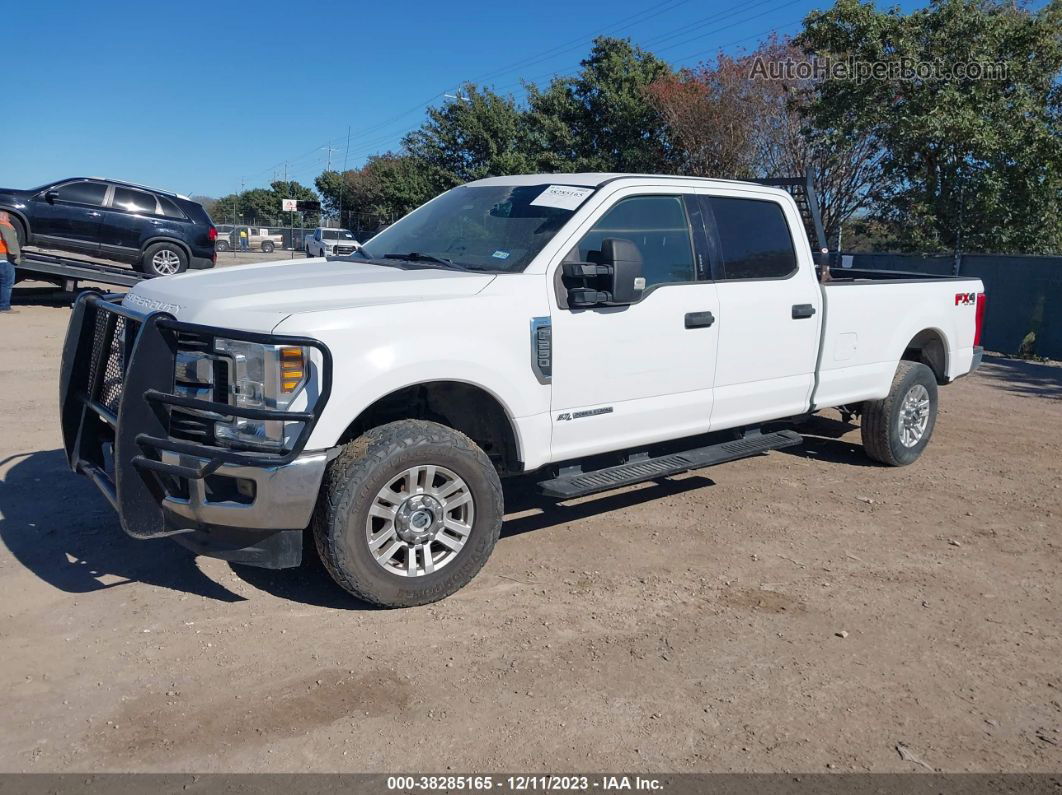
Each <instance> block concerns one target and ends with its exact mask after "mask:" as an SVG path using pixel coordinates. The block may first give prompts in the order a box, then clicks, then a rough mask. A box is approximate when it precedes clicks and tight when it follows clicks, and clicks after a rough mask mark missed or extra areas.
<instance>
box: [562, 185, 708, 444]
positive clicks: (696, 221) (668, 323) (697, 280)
mask: <svg viewBox="0 0 1062 795" xmlns="http://www.w3.org/2000/svg"><path fill="white" fill-rule="evenodd" d="M625 194H626V195H624V194H621V197H620V198H618V199H617V200H616V201H614V202H613V203H612V204H611V205H610V207H609V208H608V209H607V210H605V211H604V213H603V214H602V215H600V216H599V217H598V219H597V220H596V221H595V220H591V221H589V222H588V225H587V227H588V228H584V229H583V230H582V232H581V236H580V238H579V239H578V242H577V243H576V246H575V249H574V250H572V251H571V252H570V253H569V254H568V256H567V258H568V259H572V260H576V261H582V262H586V261H592V260H593V259H594V255H595V253H598V252H600V249H601V242H602V241H603V240H604V239H605V238H624V239H627V240H630V241H632V242H633V243H635V245H636V246H637V247H638V249H639V251H640V253H641V255H642V260H643V263H644V267H643V275H644V277H645V281H646V286H645V291H644V292H643V294H642V297H641V299H640V300H639V301H638V302H637V303H635V304H632V305H630V306H614V307H595V308H590V309H574V310H573V309H569V308H566V307H565V305H564V296H565V295H566V291H565V288H564V287H563V285H561V284H560V280H559V279H557V278H555V279H554V280H553V287H554V300H555V301H556V302H557V303H556V308H555V309H554V310H553V314H552V327H553V331H552V334H553V340H552V342H553V373H552V424H553V444H552V458H553V460H554V461H562V460H565V459H569V458H575V457H578V456H583V455H591V454H593V453H598V452H603V451H608V450H616V449H621V448H624V447H634V446H637V445H641V444H646V443H649V442H654V441H661V440H664V439H673V438H678V437H682V436H688V435H691V434H696V433H700V432H703V431H706V430H707V429H708V423H709V421H710V415H711V407H712V379H713V376H714V373H715V347H716V330H715V328H713V323H714V318H715V317H716V313H717V312H718V308H719V307H718V302H717V299H716V290H715V285H714V284H713V283H711V282H710V281H707V280H706V279H705V278H704V276H705V274H704V272H703V270H702V269H701V267H700V266H699V262H698V257H697V253H696V252H697V249H695V248H694V241H695V240H697V239H698V238H699V237H703V226H702V225H701V221H700V218H699V207H698V204H697V200H696V197H695V196H694V195H693V191H692V190H691V191H690V192H689V194H687V195H684V194H681V193H676V192H674V190H671V191H669V192H663V191H661V192H658V193H653V192H651V191H646V190H645V189H634V188H632V189H629V190H628V191H625ZM559 267H560V263H556V264H555V265H554V269H555V270H556V269H558V268H559Z"/></svg>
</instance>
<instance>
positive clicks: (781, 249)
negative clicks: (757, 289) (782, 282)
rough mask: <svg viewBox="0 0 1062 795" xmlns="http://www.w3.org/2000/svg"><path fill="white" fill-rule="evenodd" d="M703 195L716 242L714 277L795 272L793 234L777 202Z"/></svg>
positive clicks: (778, 275)
mask: <svg viewBox="0 0 1062 795" xmlns="http://www.w3.org/2000/svg"><path fill="white" fill-rule="evenodd" d="M705 199H706V201H707V206H708V208H709V210H710V213H709V217H710V218H711V217H714V226H715V230H714V231H715V233H716V239H717V243H718V251H717V252H716V255H717V259H718V260H719V263H718V265H719V266H720V268H719V270H721V273H717V274H716V276H717V278H721V279H724V280H728V281H729V280H736V279H784V278H787V277H789V276H792V275H793V274H794V273H796V271H797V256H796V249H795V248H794V246H793V234H792V232H791V230H790V229H789V224H788V223H787V222H786V219H785V213H784V212H783V210H782V207H781V205H780V204H778V203H777V202H773V201H770V200H767V199H739V198H732V197H729V196H707V197H705Z"/></svg>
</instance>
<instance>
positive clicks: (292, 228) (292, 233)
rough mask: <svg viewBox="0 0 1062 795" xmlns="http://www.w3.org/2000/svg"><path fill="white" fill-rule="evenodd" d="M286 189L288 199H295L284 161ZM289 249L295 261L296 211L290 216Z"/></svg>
mask: <svg viewBox="0 0 1062 795" xmlns="http://www.w3.org/2000/svg"><path fill="white" fill-rule="evenodd" d="M284 187H285V188H286V189H287V191H288V194H289V196H288V198H289V199H293V198H295V197H294V196H291V195H290V194H291V183H289V182H288V161H287V160H285V161H284ZM288 249H289V250H290V251H291V258H292V259H295V211H294V210H292V211H291V213H289V215H288Z"/></svg>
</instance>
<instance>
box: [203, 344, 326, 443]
mask: <svg viewBox="0 0 1062 795" xmlns="http://www.w3.org/2000/svg"><path fill="white" fill-rule="evenodd" d="M214 350H215V352H216V353H217V354H218V356H219V357H220V358H221V359H223V360H226V359H227V360H228V403H229V404H230V405H233V406H240V407H244V408H255V409H281V410H284V409H291V408H296V403H306V404H308V403H309V402H310V401H309V397H304V393H305V391H306V390H305V387H306V384H307V382H308V380H309V370H310V353H309V350H308V349H307V348H304V347H301V346H296V345H263V344H260V343H256V342H241V341H239V340H226V339H218V340H216V341H215V344H214ZM307 408H309V406H308V405H307ZM300 429H301V423H298V422H285V421H283V420H251V419H245V418H243V417H234V418H232V419H231V420H229V421H219V422H216V423H215V425H214V435H215V437H216V438H217V439H218V441H219V442H221V443H223V444H224V443H226V442H228V443H230V444H231V443H238V444H241V445H250V446H253V447H258V448H262V449H265V450H282V449H284V448H285V447H286V446H288V443H289V442H290V441H292V439H293V437H294V436H295V435H297V434H298V431H299V430H300ZM289 437H291V438H289Z"/></svg>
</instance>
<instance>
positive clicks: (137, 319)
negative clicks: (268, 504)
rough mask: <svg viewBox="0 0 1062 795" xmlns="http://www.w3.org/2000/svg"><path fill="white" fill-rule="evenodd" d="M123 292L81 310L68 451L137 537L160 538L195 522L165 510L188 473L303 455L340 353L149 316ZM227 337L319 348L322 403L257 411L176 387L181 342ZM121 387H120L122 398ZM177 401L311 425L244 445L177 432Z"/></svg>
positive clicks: (73, 322)
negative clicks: (262, 446)
mask: <svg viewBox="0 0 1062 795" xmlns="http://www.w3.org/2000/svg"><path fill="white" fill-rule="evenodd" d="M120 297H121V296H106V297H105V296H101V295H99V294H96V293H88V294H85V295H82V296H81V298H79V299H78V301H77V303H76V304H75V305H74V308H73V314H72V316H71V319H70V326H69V330H68V331H67V337H66V342H65V344H64V347H63V363H62V372H61V375H60V412H61V421H62V428H63V443H64V445H65V447H66V453H67V457H68V459H69V462H70V466H71V468H72V469H73V470H74V471H75V472H80V473H82V474H85V475H87V476H88V477H89V478H90V479H91V480H92V482H93V483H94V484H95V485H96V487H97V488H98V489H99V490H100V491H101V492H102V493H103V495H104V496H105V497H106V498H107V499H108V501H110V503H111V505H112V506H114V508H115V510H116V511H117V512H118V515H119V517H120V519H121V523H122V527H123V529H124V530H125V531H126V532H127V533H129V534H130V535H132V536H135V537H137V538H154V537H159V536H165V535H173V534H175V533H181V532H188V530H190V529H194V528H180V527H177V528H175V527H172V526H170V525H169V524H168V523H167V518H166V516H165V513H164V511H163V509H162V500H163V499H164V498H165V497H166V495H167V489H168V488H172V486H173V484H174V483H176V482H178V481H179V479H182V478H184V479H201V478H205V477H207V476H208V475H210V474H212V473H213V472H215V471H216V470H217V469H218V468H219V467H221V466H222V465H224V464H235V465H239V466H262V467H276V466H283V465H285V464H289V463H291V462H292V461H294V460H295V459H296V458H297V457H298V456H299V454H300V453H301V452H302V451H303V449H304V448H305V446H306V442H307V441H308V440H309V438H310V434H311V432H312V431H313V427H314V425H315V424H316V422H317V420H318V418H319V417H320V415H321V411H322V410H323V409H324V406H325V404H326V403H327V401H328V396H329V394H330V392H331V374H332V356H331V353H330V352H329V350H328V348H327V346H325V345H324V344H323V343H321V342H320V341H318V340H315V339H311V338H308V337H293V336H286V335H280V334H262V333H254V332H246V331H235V330H231V329H222V328H217V327H214V326H205V325H198V324H194V323H181V322H178V321H177V320H176V319H175V318H174V317H173V316H172V315H170V314H168V313H166V312H154V313H152V314H149V315H146V316H145V315H141V314H138V313H136V312H132V311H130V310H129V309H127V308H125V307H123V306H122V305H121V304H120V303H118V302H117V301H110V300H107V299H108V298H120ZM218 338H224V339H230V340H238V341H242V342H252V343H261V344H265V345H296V346H302V347H307V348H313V349H315V350H317V351H319V352H320V354H321V368H320V373H319V377H318V378H317V379H316V383H318V384H319V385H320V389H319V392H318V394H317V399H316V401H314V403H313V406H312V409H311V410H310V411H303V412H297V411H284V410H281V409H254V408H245V407H239V406H232V405H229V404H227V403H219V402H214V401H210V400H200V399H197V398H192V397H187V396H183V395H178V394H175V393H174V386H175V385H174V373H175V367H176V360H177V352H178V350H179V340H180V341H186V340H188V339H193V340H195V342H196V343H197V346H196V347H197V348H198V347H199V346H200V345H202V346H203V347H204V348H205V349H206V350H211V351H212V350H213V349H214V340H215V339H218ZM311 383H313V381H311ZM116 384H117V387H116ZM116 388H117V389H120V394H119V395H118V396H117V399H116V400H115V393H114V390H115V389H116ZM115 403H117V406H116V408H115ZM174 407H176V408H180V409H185V410H187V411H191V412H202V413H204V414H208V415H215V416H220V417H222V418H224V417H240V418H244V419H254V420H274V421H282V422H298V423H300V424H301V429H300V431H299V434H298V436H297V438H296V439H295V442H294V444H293V445H292V446H291V448H290V449H286V450H285V451H283V452H276V453H273V452H255V451H249V450H248V451H240V450H234V449H231V448H227V447H222V446H220V445H214V444H200V443H198V442H193V441H188V440H184V439H176V438H172V437H171V436H170V419H171V409H172V408H174ZM108 452H110V455H108ZM164 452H168V453H175V454H177V455H178V456H182V457H191V458H197V459H201V463H199V464H197V465H193V466H189V465H187V464H186V463H181V464H176V463H171V462H169V461H163V460H162V454H163V453H164ZM108 459H110V460H108Z"/></svg>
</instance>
